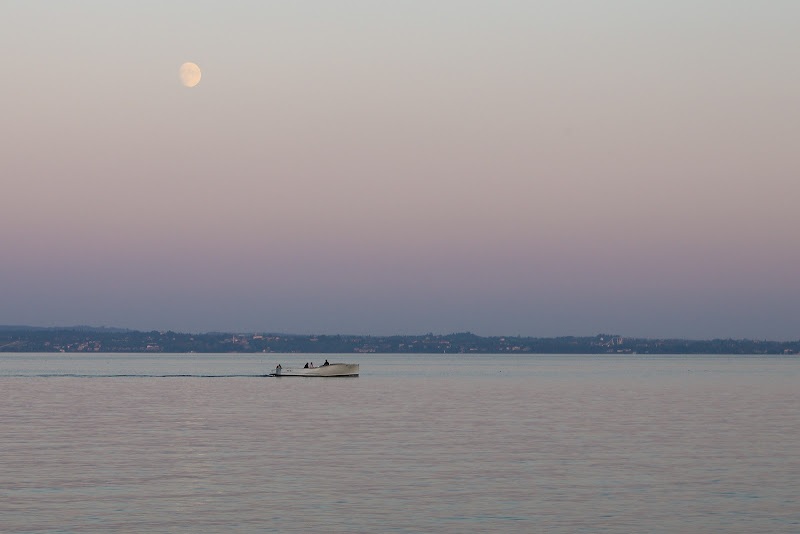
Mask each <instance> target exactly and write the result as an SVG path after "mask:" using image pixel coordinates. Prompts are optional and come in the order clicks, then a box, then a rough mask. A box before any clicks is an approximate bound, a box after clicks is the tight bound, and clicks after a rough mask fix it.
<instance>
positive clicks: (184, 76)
mask: <svg viewBox="0 0 800 534" xmlns="http://www.w3.org/2000/svg"><path fill="white" fill-rule="evenodd" d="M200 76H201V74H200V67H198V66H197V65H195V64H194V63H184V64H183V65H181V68H180V69H179V70H178V77H180V79H181V83H182V84H183V85H185V86H186V87H194V86H195V85H197V84H198V83H200Z"/></svg>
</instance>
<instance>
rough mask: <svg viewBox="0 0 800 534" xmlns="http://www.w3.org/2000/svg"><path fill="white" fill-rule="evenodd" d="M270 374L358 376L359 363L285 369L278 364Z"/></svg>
mask: <svg viewBox="0 0 800 534" xmlns="http://www.w3.org/2000/svg"><path fill="white" fill-rule="evenodd" d="M269 376H358V364H357V363H329V364H328V365H322V366H320V367H304V368H300V369H283V368H282V367H281V366H280V365H278V366H277V367H276V368H275V369H274V370H273V371H272V372H270V374H269Z"/></svg>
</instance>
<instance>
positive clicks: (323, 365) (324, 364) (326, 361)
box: [322, 360, 330, 367]
mask: <svg viewBox="0 0 800 534" xmlns="http://www.w3.org/2000/svg"><path fill="white" fill-rule="evenodd" d="M326 365H330V364H329V363H328V360H325V363H323V364H322V367H325V366H326Z"/></svg>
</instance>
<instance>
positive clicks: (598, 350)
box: [0, 326, 800, 355]
mask: <svg viewBox="0 0 800 534" xmlns="http://www.w3.org/2000/svg"><path fill="white" fill-rule="evenodd" d="M0 352H155V353H160V352H166V353H186V352H203V353H224V352H284V353H285V352H297V353H358V352H362V353H366V352H377V353H417V354H437V353H464V354H508V353H518V354H609V353H612V354H613V353H619V354H787V355H794V354H800V341H790V342H780V341H765V340H751V339H714V340H685V339H641V338H623V337H621V336H617V335H608V334H600V335H597V336H592V337H554V338H536V337H519V336H515V337H512V336H506V337H482V336H477V335H475V334H471V333H469V332H465V333H458V334H448V335H435V334H426V335H417V336H345V335H319V336H315V335H288V334H266V333H262V334H259V333H241V334H232V333H206V334H185V333H179V332H172V331H162V332H159V331H151V332H141V331H136V330H125V329H114V328H91V327H71V328H28V327H3V326H0Z"/></svg>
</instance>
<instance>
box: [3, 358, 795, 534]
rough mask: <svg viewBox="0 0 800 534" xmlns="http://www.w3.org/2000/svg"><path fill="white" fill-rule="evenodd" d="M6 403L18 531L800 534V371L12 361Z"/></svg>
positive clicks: (627, 365) (9, 495) (6, 504)
mask: <svg viewBox="0 0 800 534" xmlns="http://www.w3.org/2000/svg"><path fill="white" fill-rule="evenodd" d="M325 357H327V358H328V359H329V360H330V361H332V362H333V361H347V362H353V363H359V364H361V376H360V377H357V378H328V379H320V378H264V377H261V376H259V375H263V374H264V373H265V372H267V370H268V369H270V368H273V367H274V366H275V364H276V363H281V364H282V365H283V367H284V368H286V367H291V366H297V365H299V366H302V365H303V364H304V363H305V362H306V361H308V360H313V361H314V362H315V363H316V364H319V363H321V362H322V361H324V359H325ZM0 402H1V403H2V410H1V411H0V532H4V533H10V532H26V533H30V532H48V533H50V532H52V533H55V532H58V533H71V532H75V533H92V532H148V533H152V532H170V533H190V532H191V533H217V532H453V533H456V532H458V533H460V532H491V531H501V532H564V533H575V532H593V533H594V532H674V533H685V532H692V533H706V532H725V533H732V532H742V533H745V532H747V533H752V532H773V533H785V532H794V533H797V532H800V359H798V358H796V357H786V358H779V357H755V356H753V357H738V356H737V357H719V356H691V357H685V356H680V357H678V356H674V357H663V356H627V357H610V356H589V355H586V356H550V355H544V356H543V355H527V356H513V357H512V356H491V355H489V356H460V355H453V356H450V355H425V356H415V355H374V354H373V355H343V356H335V357H331V356H330V355H325V356H320V355H313V356H311V355H302V354H292V355H276V354H268V355H263V354H230V355H228V354H226V355H198V354H191V355H144V354H136V355H116V354H114V355H112V354H92V355H83V354H8V353H6V354H0Z"/></svg>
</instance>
